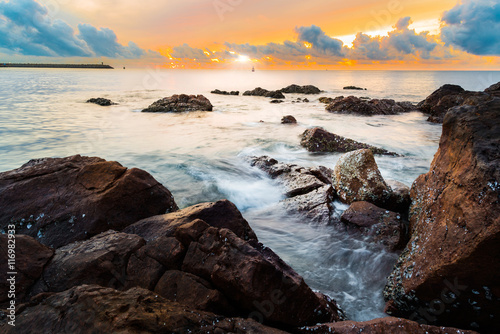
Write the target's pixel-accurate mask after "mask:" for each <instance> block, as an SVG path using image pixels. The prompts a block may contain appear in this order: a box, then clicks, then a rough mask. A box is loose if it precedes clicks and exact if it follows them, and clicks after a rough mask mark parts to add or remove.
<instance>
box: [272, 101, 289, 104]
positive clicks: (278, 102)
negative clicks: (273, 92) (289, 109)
mask: <svg viewBox="0 0 500 334" xmlns="http://www.w3.org/2000/svg"><path fill="white" fill-rule="evenodd" d="M283 102H285V101H283V100H271V102H269V103H275V104H277V103H283Z"/></svg>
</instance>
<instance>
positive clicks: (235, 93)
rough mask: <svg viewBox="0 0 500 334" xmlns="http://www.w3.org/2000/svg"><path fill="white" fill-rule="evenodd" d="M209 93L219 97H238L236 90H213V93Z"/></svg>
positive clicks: (238, 93)
mask: <svg viewBox="0 0 500 334" xmlns="http://www.w3.org/2000/svg"><path fill="white" fill-rule="evenodd" d="M210 93H212V94H219V95H240V92H239V91H237V90H233V91H230V92H228V91H225V90H218V89H215V90H213V91H211V92H210Z"/></svg>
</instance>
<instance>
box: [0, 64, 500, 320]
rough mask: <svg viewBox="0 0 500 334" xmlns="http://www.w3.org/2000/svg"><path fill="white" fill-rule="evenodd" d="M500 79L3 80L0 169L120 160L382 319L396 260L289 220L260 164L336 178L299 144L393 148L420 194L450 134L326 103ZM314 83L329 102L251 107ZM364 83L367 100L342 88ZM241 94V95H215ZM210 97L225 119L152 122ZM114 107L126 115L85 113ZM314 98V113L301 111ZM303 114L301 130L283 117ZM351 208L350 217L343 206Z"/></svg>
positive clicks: (420, 94)
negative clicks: (238, 224)
mask: <svg viewBox="0 0 500 334" xmlns="http://www.w3.org/2000/svg"><path fill="white" fill-rule="evenodd" d="M499 81H500V71H481V72H470V71H467V72H466V71H462V72H460V71H457V72H454V71H255V72H251V71H250V70H248V71H242V70H234V71H233V70H163V69H157V68H146V69H133V70H131V69H126V70H124V69H115V70H89V69H83V70H80V69H38V68H37V69H20V68H4V69H1V70H0V172H3V171H7V170H11V169H14V168H18V167H20V166H21V165H22V164H24V163H26V162H28V161H29V160H30V159H34V158H42V157H65V156H71V155H75V154H81V155H86V156H98V157H101V158H104V159H106V160H115V161H118V162H120V163H121V164H122V165H124V166H126V167H137V168H142V169H144V170H146V171H148V172H149V173H151V174H152V175H153V176H154V177H155V178H156V179H157V180H158V181H160V182H161V183H162V184H163V185H164V186H166V187H167V188H168V189H169V190H170V191H171V192H172V193H173V195H174V197H175V200H176V202H177V204H178V205H179V206H180V207H181V208H184V207H187V206H190V205H194V204H197V203H201V202H207V201H216V200H219V199H224V198H225V199H229V200H230V201H232V202H233V203H235V204H236V206H237V207H238V208H239V209H240V210H241V212H242V214H243V216H244V217H245V219H246V220H247V221H248V222H249V224H250V225H251V227H252V228H253V229H254V231H255V232H256V234H257V236H258V238H259V240H260V241H261V242H262V243H263V244H264V245H265V246H267V247H269V248H271V249H272V250H274V251H275V252H276V253H277V254H278V255H279V256H280V257H281V258H282V259H283V260H285V261H286V262H287V263H288V264H289V265H290V266H291V267H292V268H294V269H295V271H297V272H298V273H299V274H300V275H302V276H303V277H304V279H305V281H306V283H308V284H309V285H310V286H311V287H312V288H313V289H314V290H316V291H320V292H322V293H325V294H327V295H329V296H330V297H332V298H334V299H335V300H336V301H337V302H338V303H339V305H340V306H341V307H342V309H344V311H345V312H346V314H347V316H348V318H350V319H353V320H357V321H365V320H370V319H374V318H379V317H383V316H384V313H383V309H384V300H383V296H382V290H383V287H384V285H385V278H386V276H387V275H388V274H389V273H390V272H391V270H392V267H393V265H394V264H395V262H396V260H397V257H398V254H397V253H392V252H388V251H386V250H384V249H383V248H382V247H381V246H379V245H374V244H371V243H369V242H366V241H364V240H356V239H354V238H352V237H350V236H348V235H345V234H343V233H341V232H338V231H337V230H335V229H334V228H332V227H331V226H318V225H315V224H312V223H308V222H307V221H304V220H303V219H301V218H300V217H296V216H292V215H290V214H287V213H286V212H283V211H281V209H280V206H278V205H277V203H279V201H281V200H282V199H283V189H282V188H281V186H280V185H279V184H277V183H276V181H275V180H273V179H271V178H270V177H268V176H267V175H265V174H264V173H263V172H261V171H259V170H257V169H256V168H253V167H251V166H250V165H249V163H248V157H251V156H262V155H267V156H270V157H272V158H275V159H277V160H278V161H281V162H285V163H294V164H297V165H300V166H304V167H310V166H319V165H322V166H326V167H329V168H333V167H334V166H335V163H336V162H337V160H338V158H339V157H340V154H336V153H328V154H313V153H309V152H307V151H306V150H305V149H304V148H302V147H301V146H300V135H301V134H302V133H303V132H304V131H305V130H306V129H307V128H310V127H315V126H320V127H323V128H325V129H326V130H328V131H330V132H333V133H336V134H338V135H341V136H344V137H348V138H351V139H354V140H357V141H360V142H364V143H368V144H371V145H374V146H378V147H382V148H385V149H387V150H389V151H393V152H397V153H399V154H401V155H402V156H400V157H385V156H377V157H376V161H377V164H378V166H379V168H380V170H381V173H382V175H383V176H384V178H386V179H393V180H397V181H400V182H402V183H404V184H406V185H408V186H411V184H412V182H413V181H414V180H415V179H416V178H417V177H418V176H419V175H420V174H423V173H426V172H427V171H428V170H429V166H430V163H431V161H432V159H433V157H434V154H435V153H436V150H437V148H438V145H439V138H440V136H441V125H440V124H432V123H429V122H427V121H426V119H427V117H426V116H425V115H423V114H421V113H419V112H410V113H405V114H401V115H394V116H372V117H365V116H354V115H337V114H332V113H329V112H327V111H326V110H325V105H324V104H322V103H320V102H319V101H318V99H319V97H322V96H327V97H337V96H340V95H343V96H348V95H354V96H359V97H370V98H389V99H394V100H396V101H410V102H413V103H418V102H420V101H421V100H423V99H424V98H425V97H427V96H428V95H429V94H431V93H432V92H433V91H434V90H436V89H437V88H439V87H440V86H442V85H443V84H457V85H460V86H462V87H463V88H465V89H468V90H484V89H485V88H487V87H488V86H490V85H491V84H493V83H496V82H499ZM290 84H299V85H315V86H317V87H319V88H320V89H321V90H323V91H324V92H323V93H321V94H320V95H307V96H305V95H301V94H285V95H286V100H285V102H284V103H281V104H271V103H269V102H270V99H268V98H264V97H253V96H241V93H242V92H243V91H245V90H251V89H254V88H256V87H262V88H265V89H268V90H275V89H280V88H283V87H286V86H288V85H290ZM349 85H354V86H359V87H363V88H366V89H367V90H363V91H347V90H343V87H344V86H349ZM214 89H220V90H227V91H231V90H239V91H240V96H224V95H214V94H211V93H210V91H212V90H214ZM181 93H184V94H202V95H204V96H205V97H207V98H208V99H209V100H210V101H211V103H212V104H213V106H214V110H213V112H190V113H160V114H154V113H141V110H142V109H144V108H146V107H147V106H149V105H150V104H151V103H153V102H154V101H156V100H158V99H160V98H163V97H166V96H171V95H173V94H181ZM94 97H104V98H109V99H111V100H112V101H114V102H116V103H117V105H113V106H109V107H101V106H98V105H94V104H89V103H86V101H87V100H88V99H90V98H94ZM305 97H307V98H308V99H309V100H310V102H309V103H304V102H295V103H294V102H292V101H296V100H297V99H298V98H301V99H303V98H305ZM285 115H293V116H294V117H295V118H296V119H297V121H298V124H296V125H283V124H281V122H280V120H281V118H282V117H283V116H285ZM336 206H337V208H338V209H339V211H342V210H345V209H346V208H347V206H345V205H342V204H340V203H336Z"/></svg>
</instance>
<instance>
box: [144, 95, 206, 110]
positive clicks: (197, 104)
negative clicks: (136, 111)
mask: <svg viewBox="0 0 500 334" xmlns="http://www.w3.org/2000/svg"><path fill="white" fill-rule="evenodd" d="M212 109H213V106H212V103H210V101H209V100H208V99H207V98H206V97H205V96H203V95H186V94H181V95H172V96H169V97H165V98H163V99H161V100H158V101H156V102H154V103H153V104H151V105H150V106H149V107H147V108H146V109H143V110H142V112H185V111H212Z"/></svg>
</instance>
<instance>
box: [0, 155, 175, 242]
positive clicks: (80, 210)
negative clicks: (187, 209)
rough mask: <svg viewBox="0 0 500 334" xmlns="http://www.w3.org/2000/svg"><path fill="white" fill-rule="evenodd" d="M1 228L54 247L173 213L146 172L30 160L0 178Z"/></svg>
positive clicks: (80, 160) (77, 159)
mask: <svg viewBox="0 0 500 334" xmlns="http://www.w3.org/2000/svg"><path fill="white" fill-rule="evenodd" d="M0 193H1V194H2V195H1V196H0V212H2V215H1V216H0V228H1V229H2V230H4V231H5V230H7V225H9V224H14V225H15V226H16V233H18V234H26V235H29V236H32V237H34V238H35V239H36V240H37V241H39V242H41V243H42V244H44V245H47V246H50V247H53V248H58V247H60V246H63V245H67V244H69V243H71V242H73V241H77V240H85V239H88V238H90V237H92V236H94V235H96V234H99V233H101V232H103V231H106V230H108V229H115V230H121V229H123V228H125V227H126V226H128V225H130V224H132V223H135V222H136V221H138V220H139V219H142V218H145V217H150V216H153V215H157V214H161V213H165V212H169V211H174V210H177V205H176V204H175V201H174V198H173V196H172V194H171V193H170V191H168V189H167V188H165V187H164V186H162V185H161V184H160V183H158V181H156V180H155V179H154V178H153V177H152V176H151V175H150V174H149V173H147V172H145V171H143V170H140V169H136V168H132V169H127V168H125V167H123V166H122V165H120V164H119V163H118V162H111V161H106V160H103V159H101V158H90V157H82V156H79V155H75V156H72V157H67V158H57V159H55V158H45V159H37V160H31V161H30V162H28V163H27V164H25V165H23V166H22V167H21V168H18V169H15V170H12V171H8V172H4V173H0Z"/></svg>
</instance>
